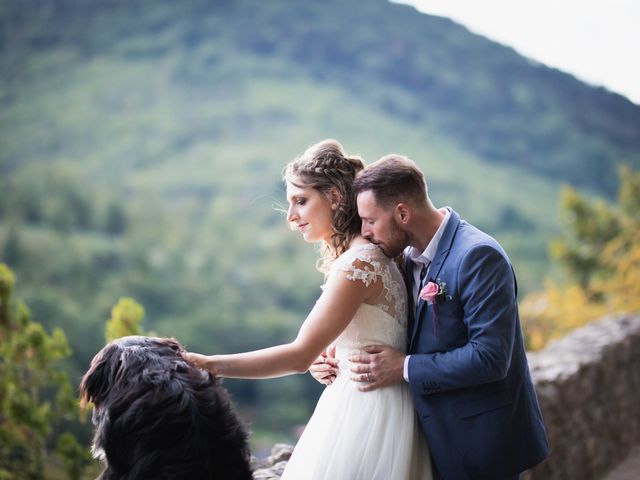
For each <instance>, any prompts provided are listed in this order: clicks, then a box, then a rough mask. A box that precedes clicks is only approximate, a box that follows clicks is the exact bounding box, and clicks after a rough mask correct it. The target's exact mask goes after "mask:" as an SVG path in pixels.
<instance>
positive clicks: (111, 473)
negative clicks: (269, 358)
mask: <svg viewBox="0 0 640 480" xmlns="http://www.w3.org/2000/svg"><path fill="white" fill-rule="evenodd" d="M184 351H185V350H184V348H183V347H182V345H180V343H178V342H177V341H176V340H174V339H168V338H154V337H141V336H131V337H123V338H120V339H118V340H114V341H113V342H111V343H109V344H108V345H107V346H105V347H104V348H103V349H102V350H101V351H100V352H98V354H97V355H96V356H95V357H94V358H93V360H92V362H91V367H90V368H89V371H87V373H86V374H85V375H84V377H83V378H82V383H81V384H80V393H81V395H82V402H83V404H86V403H87V402H92V403H93V404H94V406H95V408H94V410H93V423H94V425H95V426H96V432H95V436H94V439H93V447H92V452H93V454H94V456H95V457H96V458H100V459H101V460H102V461H103V463H104V464H105V469H104V471H103V472H102V475H101V476H100V478H101V479H103V480H112V479H127V480H142V479H145V480H148V479H185V480H186V479H190V480H191V479H195V480H205V479H206V480H211V479H225V480H226V479H229V480H236V479H237V480H250V479H251V478H252V475H251V468H250V453H249V448H248V443H247V437H248V435H247V432H246V430H245V428H244V426H243V425H242V423H241V422H240V420H239V418H238V416H237V415H236V413H235V412H234V410H233V408H232V406H231V404H230V402H229V398H228V396H227V393H226V390H225V389H224V388H223V387H222V386H220V385H219V383H218V382H217V381H216V379H215V378H214V377H213V375H211V374H210V373H208V372H205V371H204V370H201V369H199V368H197V367H195V366H193V365H191V364H190V363H188V362H187V361H186V360H185V359H184V358H183V356H182V354H183V353H184Z"/></svg>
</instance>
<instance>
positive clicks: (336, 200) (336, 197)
mask: <svg viewBox="0 0 640 480" xmlns="http://www.w3.org/2000/svg"><path fill="white" fill-rule="evenodd" d="M328 198H329V204H330V205H331V210H337V209H338V205H340V200H342V195H341V194H340V192H339V191H338V189H337V188H336V187H331V190H329V195H328Z"/></svg>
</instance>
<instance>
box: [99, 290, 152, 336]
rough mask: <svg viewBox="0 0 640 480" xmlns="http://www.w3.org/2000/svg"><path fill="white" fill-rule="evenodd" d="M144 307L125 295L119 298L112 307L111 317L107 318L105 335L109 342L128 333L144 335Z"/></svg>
mask: <svg viewBox="0 0 640 480" xmlns="http://www.w3.org/2000/svg"><path fill="white" fill-rule="evenodd" d="M143 317H144V308H143V307H142V305H140V304H139V303H138V302H136V301H135V300H134V299H133V298H128V297H124V298H121V299H120V300H118V303H117V304H116V306H115V307H113V308H112V309H111V318H110V319H109V320H107V325H106V328H105V337H106V339H107V342H110V341H112V340H115V339H116V338H120V337H126V336H127V335H143V334H144V330H143V329H142V326H141V323H142V318H143Z"/></svg>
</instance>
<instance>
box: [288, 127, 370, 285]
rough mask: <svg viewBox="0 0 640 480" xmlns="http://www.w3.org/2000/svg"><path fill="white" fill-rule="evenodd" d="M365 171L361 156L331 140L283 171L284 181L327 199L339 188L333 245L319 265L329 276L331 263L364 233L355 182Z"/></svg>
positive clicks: (316, 147)
mask: <svg viewBox="0 0 640 480" xmlns="http://www.w3.org/2000/svg"><path fill="white" fill-rule="evenodd" d="M363 168H364V163H363V162H362V160H361V159H360V158H359V157H355V156H349V155H347V154H346V153H345V151H344V148H342V145H341V144H340V143H339V142H338V141H336V140H333V139H328V140H323V141H321V142H319V143H316V144H315V145H312V146H311V147H309V148H308V149H307V150H306V151H305V152H304V153H303V154H302V155H300V156H299V157H297V158H296V159H295V160H293V161H292V162H291V163H289V164H288V165H287V166H286V167H285V168H284V170H283V172H282V176H283V179H284V180H285V181H287V182H291V183H292V184H293V185H295V186H296V187H299V188H309V187H311V188H315V189H316V190H318V191H319V192H320V193H322V194H323V195H327V196H328V195H329V192H330V191H331V188H332V187H335V188H336V189H337V191H338V193H339V195H340V200H339V203H338V205H337V208H336V209H335V210H334V213H333V221H332V228H333V235H332V236H331V244H330V245H327V248H326V249H324V251H323V252H322V258H321V260H322V264H321V265H320V266H319V270H320V271H322V272H325V273H326V271H327V269H328V267H329V265H330V264H331V262H332V261H333V260H335V259H336V258H337V257H338V256H340V255H341V254H343V253H344V252H345V251H346V250H347V249H348V248H349V245H350V244H351V241H352V240H353V238H354V237H355V236H357V235H358V234H359V233H360V227H361V224H362V221H361V220H360V217H359V216H358V208H357V205H356V195H355V194H354V192H353V180H354V179H355V177H356V174H357V173H358V172H359V171H360V170H362V169H363Z"/></svg>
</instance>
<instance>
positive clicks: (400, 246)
mask: <svg viewBox="0 0 640 480" xmlns="http://www.w3.org/2000/svg"><path fill="white" fill-rule="evenodd" d="M357 202H358V214H359V215H360V218H362V230H361V233H362V236H363V237H364V238H366V239H367V240H369V241H370V242H371V243H375V244H376V245H378V246H379V247H380V249H381V250H382V251H383V252H384V254H385V255H386V256H387V257H389V258H393V257H396V256H398V255H400V253H402V251H403V250H404V248H405V247H406V246H407V245H408V244H409V237H408V235H407V233H406V232H405V231H404V230H403V229H402V228H401V226H400V224H399V223H398V221H397V220H396V218H395V211H394V209H392V208H384V207H383V206H381V205H380V204H378V202H377V201H376V198H375V195H374V194H373V192H372V191H371V190H365V191H364V192H361V193H359V194H358V199H357Z"/></svg>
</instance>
